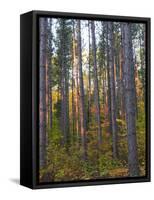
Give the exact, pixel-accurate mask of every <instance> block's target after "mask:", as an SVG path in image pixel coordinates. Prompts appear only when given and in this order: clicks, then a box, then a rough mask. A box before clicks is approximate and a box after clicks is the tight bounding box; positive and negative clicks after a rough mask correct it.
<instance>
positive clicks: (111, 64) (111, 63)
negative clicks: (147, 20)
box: [108, 22, 118, 158]
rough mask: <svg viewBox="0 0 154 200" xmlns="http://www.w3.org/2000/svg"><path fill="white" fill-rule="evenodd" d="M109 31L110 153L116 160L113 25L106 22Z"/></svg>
mask: <svg viewBox="0 0 154 200" xmlns="http://www.w3.org/2000/svg"><path fill="white" fill-rule="evenodd" d="M108 31H109V76H110V88H111V90H110V92H111V120H112V153H113V158H117V154H118V152H117V123H116V102H115V77H114V50H113V45H114V41H113V23H112V22H108Z"/></svg>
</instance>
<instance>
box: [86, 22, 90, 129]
mask: <svg viewBox="0 0 154 200" xmlns="http://www.w3.org/2000/svg"><path fill="white" fill-rule="evenodd" d="M88 37H89V38H88V39H89V41H88V42H89V44H88V45H89V47H88V51H89V52H88V53H89V58H88V73H89V74H88V109H87V110H88V112H87V125H88V128H89V124H90V114H91V113H90V107H91V70H90V69H91V67H90V65H91V63H90V57H91V53H90V51H91V44H90V22H89V21H88Z"/></svg>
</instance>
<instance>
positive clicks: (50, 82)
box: [48, 19, 52, 128]
mask: <svg viewBox="0 0 154 200" xmlns="http://www.w3.org/2000/svg"><path fill="white" fill-rule="evenodd" d="M48 66H49V69H48V70H49V72H48V73H49V74H48V77H49V78H48V80H49V83H48V85H49V127H50V128H52V19H50V21H49V65H48Z"/></svg>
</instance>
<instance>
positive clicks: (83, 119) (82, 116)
mask: <svg viewBox="0 0 154 200" xmlns="http://www.w3.org/2000/svg"><path fill="white" fill-rule="evenodd" d="M77 31H78V32H77V33H78V34H77V40H78V66H79V86H80V90H79V91H80V124H81V142H82V147H83V159H84V160H86V159H87V144H86V115H85V103H84V98H85V97H84V85H83V73H82V49H81V25H80V20H78V21H77Z"/></svg>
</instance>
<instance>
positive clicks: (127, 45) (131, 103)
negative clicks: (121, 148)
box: [122, 23, 139, 176]
mask: <svg viewBox="0 0 154 200" xmlns="http://www.w3.org/2000/svg"><path fill="white" fill-rule="evenodd" d="M122 32H123V36H124V38H123V40H124V66H123V82H124V89H125V109H126V123H127V137H128V165H129V174H130V176H139V165H138V155H137V139H136V114H135V110H136V109H135V80H134V65H133V52H132V36H131V25H130V24H129V23H123V24H122Z"/></svg>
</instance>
